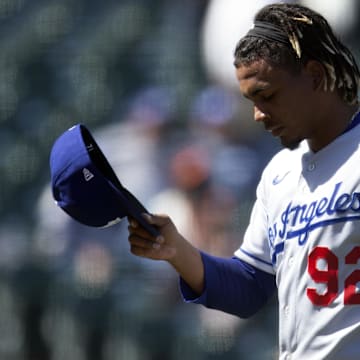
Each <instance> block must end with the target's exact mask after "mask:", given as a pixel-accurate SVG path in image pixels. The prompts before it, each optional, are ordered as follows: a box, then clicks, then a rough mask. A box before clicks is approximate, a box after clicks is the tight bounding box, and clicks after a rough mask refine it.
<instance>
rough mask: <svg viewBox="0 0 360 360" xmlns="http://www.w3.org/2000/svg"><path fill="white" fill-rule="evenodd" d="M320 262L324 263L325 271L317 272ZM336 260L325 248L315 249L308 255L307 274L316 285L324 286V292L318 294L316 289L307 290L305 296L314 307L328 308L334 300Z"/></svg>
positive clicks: (336, 285)
mask: <svg viewBox="0 0 360 360" xmlns="http://www.w3.org/2000/svg"><path fill="white" fill-rule="evenodd" d="M320 260H325V261H326V267H327V269H326V270H319V269H318V263H319V261H320ZM338 269H339V261H338V258H337V257H336V256H335V255H334V254H333V253H332V252H331V251H330V250H329V249H328V248H325V247H320V246H319V247H316V248H315V249H314V250H313V251H312V252H311V253H310V255H309V261H308V272H309V274H310V276H311V277H312V279H313V280H314V281H315V282H316V283H324V284H326V291H325V292H324V293H322V294H319V293H318V292H317V290H316V289H313V288H308V289H307V296H308V297H309V299H310V300H311V302H312V303H313V304H314V305H318V306H328V305H330V304H331V303H332V302H333V301H334V299H335V298H336V296H337V294H338V291H339V287H338Z"/></svg>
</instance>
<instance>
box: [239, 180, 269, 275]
mask: <svg viewBox="0 0 360 360" xmlns="http://www.w3.org/2000/svg"><path fill="white" fill-rule="evenodd" d="M264 195H265V194H264V190H263V179H262V180H261V181H260V183H259V185H258V187H257V190H256V201H255V203H254V206H253V208H252V211H251V216H250V221H249V225H248V227H247V229H246V231H245V235H244V241H243V242H242V244H241V246H240V248H239V249H238V250H237V251H236V252H235V256H236V257H238V258H239V259H241V260H243V261H245V262H247V263H249V264H250V265H252V266H254V267H256V268H258V269H260V270H262V271H265V272H267V273H270V274H275V271H274V268H273V266H272V263H271V254H270V245H269V241H268V226H267V213H266V209H265V206H264V201H263V199H264Z"/></svg>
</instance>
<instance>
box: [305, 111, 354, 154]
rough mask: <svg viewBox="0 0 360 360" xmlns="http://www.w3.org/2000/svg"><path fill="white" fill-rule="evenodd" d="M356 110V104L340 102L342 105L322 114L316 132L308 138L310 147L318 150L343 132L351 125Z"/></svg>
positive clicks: (315, 150) (314, 150)
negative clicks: (322, 116)
mask: <svg viewBox="0 0 360 360" xmlns="http://www.w3.org/2000/svg"><path fill="white" fill-rule="evenodd" d="M358 111H359V105H358V104H355V105H349V104H342V106H333V107H331V108H330V111H327V112H326V114H324V118H323V120H322V121H321V127H319V128H318V132H317V133H316V134H315V136H314V137H312V138H310V139H308V144H309V147H310V149H311V150H312V151H313V152H318V151H319V150H321V149H322V148H324V147H325V146H327V145H328V144H330V143H331V142H332V141H334V140H335V139H336V138H337V137H338V136H340V135H341V134H343V133H344V132H345V131H346V130H347V129H348V128H349V127H350V126H351V121H352V120H353V118H354V116H355V115H356V114H357V112H358Z"/></svg>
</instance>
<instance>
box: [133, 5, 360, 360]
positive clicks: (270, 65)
mask: <svg viewBox="0 0 360 360" xmlns="http://www.w3.org/2000/svg"><path fill="white" fill-rule="evenodd" d="M234 64H235V68H236V75H237V79H238V82H239V87H240V92H241V93H242V94H243V95H244V96H245V97H246V98H248V99H250V101H251V102H252V103H253V105H254V118H255V121H257V122H259V123H262V124H263V125H264V127H265V129H266V130H267V131H269V132H271V134H272V135H273V136H275V137H277V138H279V140H280V141H281V143H282V145H283V146H284V149H283V150H281V151H280V152H279V153H277V154H276V155H275V156H274V157H273V158H272V159H271V160H270V162H269V163H268V165H267V166H266V168H265V169H264V171H263V174H262V176H261V179H260V182H259V184H258V187H257V192H256V201H255V204H254V206H253V210H252V214H251V218H250V222H249V225H248V228H247V230H246V233H245V236H244V239H243V241H242V243H241V246H240V248H239V249H238V250H237V251H236V252H235V254H234V256H233V257H232V258H231V259H223V258H219V257H215V256H212V255H210V254H207V253H205V252H203V251H201V250H198V249H196V248H194V247H193V246H192V245H191V243H190V242H189V241H187V240H185V239H184V238H183V236H182V235H181V234H179V233H178V231H177V229H176V228H175V226H174V224H173V222H172V221H171V219H170V218H169V217H168V216H166V215H150V214H144V217H145V218H146V219H147V221H148V222H149V223H151V224H154V225H155V226H157V227H158V228H159V231H160V234H161V235H160V236H157V237H154V236H150V235H149V234H148V233H147V232H146V231H145V230H144V229H143V228H142V227H141V226H140V225H139V224H138V223H137V222H136V221H134V220H133V219H129V242H130V245H131V252H132V253H133V254H135V255H138V256H143V257H147V258H151V259H158V260H159V259H161V260H167V261H168V262H169V263H170V264H171V265H172V266H173V267H174V268H175V270H176V271H177V272H178V273H179V275H180V285H181V291H182V294H183V297H184V299H185V301H188V302H195V303H201V304H203V305H205V306H207V307H209V308H215V309H220V310H222V311H225V312H228V313H231V314H235V315H238V316H240V317H249V316H251V315H252V314H254V313H255V312H257V311H258V310H259V309H260V308H261V307H262V306H263V305H264V304H265V303H266V302H267V301H268V299H269V298H270V297H271V296H272V295H273V294H274V293H275V292H276V291H277V294H278V300H279V317H280V319H279V358H280V359H301V360H302V359H307V360H320V359H327V360H330V359H336V360H355V359H360V343H359V339H360V173H359V164H360V147H359V139H360V124H359V122H360V114H359V113H358V99H357V94H358V85H359V69H358V67H357V65H356V62H355V60H354V57H353V55H352V54H351V52H350V51H349V50H348V48H346V47H345V46H344V45H343V44H342V43H341V42H340V41H339V40H338V39H337V37H336V36H335V35H334V33H333V31H332V29H331V28H330V27H329V25H328V23H327V21H326V20H325V19H324V18H323V17H322V16H321V15H319V14H317V13H315V12H314V11H312V10H310V9H308V8H306V7H303V6H300V5H297V4H284V3H278V4H272V5H268V6H265V7H264V8H262V9H261V10H260V11H259V12H258V13H257V15H256V16H255V21H254V27H253V28H252V29H250V30H249V32H248V33H247V34H246V36H244V37H243V38H242V39H241V40H240V41H239V42H238V44H237V46H236V50H235V61H234ZM189 240H191V239H189Z"/></svg>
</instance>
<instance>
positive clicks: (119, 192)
mask: <svg viewBox="0 0 360 360" xmlns="http://www.w3.org/2000/svg"><path fill="white" fill-rule="evenodd" d="M50 170H51V181H52V191H53V196H54V199H55V200H56V202H57V204H58V205H59V206H60V207H61V208H62V209H63V210H64V211H65V212H66V213H67V214H68V215H69V216H71V217H72V218H74V219H75V220H76V221H78V222H80V223H83V224H85V225H88V226H94V227H105V226H111V225H113V224H115V223H117V222H119V221H120V220H121V219H122V218H124V217H132V218H134V219H135V220H137V221H138V222H139V223H140V224H141V226H143V227H144V228H145V229H146V230H147V231H148V232H149V233H150V234H152V235H154V236H157V235H158V234H159V232H158V230H157V229H156V227H154V226H152V225H151V224H149V223H148V222H147V221H146V220H145V219H144V217H143V216H142V214H143V213H148V211H147V209H146V208H145V207H144V206H143V204H142V203H141V202H140V201H139V200H138V199H137V198H136V197H135V196H134V195H133V194H132V193H131V192H130V191H129V190H128V189H126V188H125V187H124V186H123V185H122V184H121V182H120V181H119V179H118V177H117V176H116V174H115V172H114V170H113V169H112V167H111V165H110V164H109V162H108V160H107V159H106V157H105V155H104V154H103V152H102V151H101V149H100V147H99V146H98V144H97V143H96V141H95V139H94V138H93V136H92V135H91V133H90V131H89V130H88V129H87V128H86V127H85V126H84V125H82V124H78V125H75V126H74V127H72V128H71V129H69V130H68V131H66V132H65V133H63V134H62V135H61V136H60V137H59V138H58V139H57V140H56V142H55V143H54V145H53V148H52V150H51V154H50Z"/></svg>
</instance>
